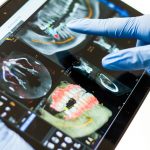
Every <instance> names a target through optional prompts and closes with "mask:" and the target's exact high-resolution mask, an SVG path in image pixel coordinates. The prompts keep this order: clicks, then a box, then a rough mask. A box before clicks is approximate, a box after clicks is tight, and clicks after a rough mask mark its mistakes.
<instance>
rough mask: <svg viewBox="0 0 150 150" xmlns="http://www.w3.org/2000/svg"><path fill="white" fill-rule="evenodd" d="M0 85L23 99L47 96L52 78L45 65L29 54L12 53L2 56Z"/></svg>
mask: <svg viewBox="0 0 150 150" xmlns="http://www.w3.org/2000/svg"><path fill="white" fill-rule="evenodd" d="M0 66H1V69H0V70H1V78H0V86H1V88H2V89H4V90H5V91H6V92H8V93H9V94H11V95H13V96H15V97H18V98H21V99H37V98H40V97H42V96H45V95H46V94H47V93H48V91H49V90H50V88H51V85H52V80H51V76H50V74H49V72H48V70H47V69H46V68H45V67H44V65H43V64H42V63H41V62H39V61H37V60H36V59H34V58H33V57H31V56H28V55H27V54H22V53H21V54H18V53H15V52H13V53H11V54H10V55H9V56H6V57H4V58H3V59H2V58H1V62H0Z"/></svg>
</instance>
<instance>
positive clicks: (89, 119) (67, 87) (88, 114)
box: [40, 82, 112, 138]
mask: <svg viewBox="0 0 150 150" xmlns="http://www.w3.org/2000/svg"><path fill="white" fill-rule="evenodd" d="M47 104H48V107H49V110H46V109H45V108H44V107H43V108H41V109H40V113H41V117H42V118H43V119H44V120H46V121H47V122H49V123H50V124H52V125H53V126H55V127H57V128H59V129H60V130H62V131H63V132H65V133H66V134H68V135H70V136H71V137H73V138H80V137H84V136H88V135H90V134H92V133H94V132H95V131H96V130H98V129H99V128H101V127H102V126H103V125H104V124H105V123H106V122H107V121H108V120H109V118H110V117H111V115H112V112H111V111H110V110H109V109H108V108H106V107H105V106H103V105H102V104H99V102H98V100H97V99H96V97H95V96H94V95H92V94H91V93H88V92H87V91H86V90H85V89H83V88H81V87H80V86H79V85H74V84H70V83H66V82H62V83H61V84H60V85H59V86H58V87H57V88H56V89H55V90H54V92H53V93H52V94H51V95H50V97H49V99H48V102H47ZM51 111H53V112H54V111H55V112H56V113H55V114H52V113H51Z"/></svg>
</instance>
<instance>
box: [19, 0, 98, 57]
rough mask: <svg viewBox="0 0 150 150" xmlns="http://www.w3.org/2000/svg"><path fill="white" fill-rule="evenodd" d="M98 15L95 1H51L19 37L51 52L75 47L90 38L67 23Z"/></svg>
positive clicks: (47, 53) (49, 53)
mask: <svg viewBox="0 0 150 150" xmlns="http://www.w3.org/2000/svg"><path fill="white" fill-rule="evenodd" d="M98 17H99V3H98V2H97V1H96V0H76V1H73V0H50V1H48V3H47V4H46V5H45V6H44V7H43V8H42V9H41V10H40V11H39V12H38V13H37V14H35V15H34V16H33V17H32V19H30V21H29V22H28V24H27V25H26V26H25V27H24V29H22V30H21V31H20V32H19V33H18V35H17V36H18V37H19V38H20V39H21V40H22V41H23V42H25V43H27V44H28V45H30V46H31V47H32V48H34V49H35V50H37V51H39V52H41V53H43V54H45V55H52V54H55V53H56V52H61V51H65V50H69V49H73V48H74V47H76V46H79V45H80V44H82V43H83V42H85V41H86V40H87V35H84V34H78V33H75V32H72V31H70V30H69V29H68V28H67V27H66V23H68V22H69V21H70V20H72V19H79V18H98Z"/></svg>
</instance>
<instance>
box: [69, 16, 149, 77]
mask: <svg viewBox="0 0 150 150" xmlns="http://www.w3.org/2000/svg"><path fill="white" fill-rule="evenodd" d="M67 26H68V28H70V29H71V30H73V31H75V32H79V33H84V34H92V35H101V36H110V37H117V38H136V39H138V41H137V46H136V47H134V48H129V49H125V50H121V51H119V52H113V53H111V54H109V55H107V56H105V57H104V58H103V59H102V65H103V66H104V67H105V68H107V69H111V70H140V69H146V70H147V71H148V73H149V74H150V15H144V16H140V17H130V18H110V19H76V20H72V21H71V22H69V23H68V24H67Z"/></svg>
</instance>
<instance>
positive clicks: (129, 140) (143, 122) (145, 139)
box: [116, 0, 150, 150]
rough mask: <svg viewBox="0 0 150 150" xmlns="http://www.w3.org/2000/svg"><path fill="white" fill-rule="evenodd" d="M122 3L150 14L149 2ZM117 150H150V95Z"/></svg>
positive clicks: (132, 0) (130, 1)
mask: <svg viewBox="0 0 150 150" xmlns="http://www.w3.org/2000/svg"><path fill="white" fill-rule="evenodd" d="M122 1H124V2H126V3H127V4H129V5H130V6H132V7H133V8H135V9H137V10H138V11H140V12H141V13H143V14H150V2H149V0H122ZM149 21H150V20H149ZM116 150H150V93H149V95H148V96H147V98H146V99H145V101H144V103H143V104H142V106H141V107H140V110H139V111H138V113H137V114H136V116H135V118H134V119H133V121H132V123H131V124H130V126H129V128H128V129H127V131H126V133H125V134H124V136H123V138H122V139H121V141H120V142H119V144H118V146H117V148H116Z"/></svg>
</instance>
